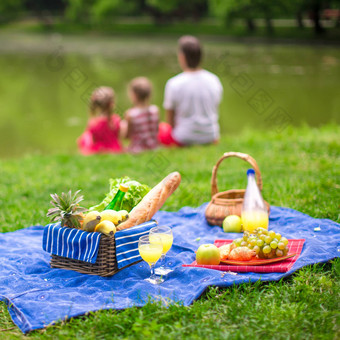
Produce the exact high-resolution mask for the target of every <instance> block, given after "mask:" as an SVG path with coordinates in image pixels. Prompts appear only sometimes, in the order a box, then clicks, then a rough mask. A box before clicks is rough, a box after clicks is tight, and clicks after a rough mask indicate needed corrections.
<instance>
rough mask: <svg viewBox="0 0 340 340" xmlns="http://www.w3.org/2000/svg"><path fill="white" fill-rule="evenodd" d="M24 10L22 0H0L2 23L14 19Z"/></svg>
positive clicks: (0, 19) (0, 20) (0, 21)
mask: <svg viewBox="0 0 340 340" xmlns="http://www.w3.org/2000/svg"><path fill="white" fill-rule="evenodd" d="M22 10H23V4H22V1H21V0H1V1H0V23H3V22H7V21H9V20H12V19H13V18H15V17H16V16H18V15H19V13H20V12H21V11H22Z"/></svg>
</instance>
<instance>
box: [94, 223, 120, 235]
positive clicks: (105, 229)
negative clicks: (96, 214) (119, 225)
mask: <svg viewBox="0 0 340 340" xmlns="http://www.w3.org/2000/svg"><path fill="white" fill-rule="evenodd" d="M94 231H95V232H99V233H102V234H105V235H107V236H113V235H114V234H115V233H116V226H115V225H114V224H113V223H112V222H111V221H106V220H105V221H102V222H100V223H98V224H97V225H96V227H95V228H94Z"/></svg>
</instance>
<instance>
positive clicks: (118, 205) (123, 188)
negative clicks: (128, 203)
mask: <svg viewBox="0 0 340 340" xmlns="http://www.w3.org/2000/svg"><path fill="white" fill-rule="evenodd" d="M128 190H129V187H128V186H127V185H126V184H120V185H119V189H118V191H117V193H116V195H115V197H113V200H112V201H111V202H110V203H109V204H108V205H107V206H106V207H105V208H104V210H108V209H111V210H116V211H119V210H122V202H123V198H124V195H125V193H126V192H127V191H128Z"/></svg>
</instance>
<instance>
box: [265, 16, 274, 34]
mask: <svg viewBox="0 0 340 340" xmlns="http://www.w3.org/2000/svg"><path fill="white" fill-rule="evenodd" d="M265 20H266V30H267V33H268V34H273V33H274V27H273V22H272V19H271V18H269V17H266V19H265Z"/></svg>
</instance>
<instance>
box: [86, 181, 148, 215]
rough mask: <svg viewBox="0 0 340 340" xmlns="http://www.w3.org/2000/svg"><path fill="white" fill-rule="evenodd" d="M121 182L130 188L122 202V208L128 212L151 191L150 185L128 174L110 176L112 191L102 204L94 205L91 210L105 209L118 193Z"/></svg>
mask: <svg viewBox="0 0 340 340" xmlns="http://www.w3.org/2000/svg"><path fill="white" fill-rule="evenodd" d="M121 183H124V184H126V185H128V186H129V190H128V191H127V193H126V194H125V196H124V199H123V203H122V210H127V211H128V212H130V211H131V210H132V208H133V207H135V206H136V205H137V204H138V203H139V202H140V201H141V200H142V198H143V197H144V196H145V195H146V194H147V193H148V192H149V191H150V187H148V186H147V185H146V184H141V183H139V182H137V181H134V180H132V179H131V178H129V177H127V176H126V177H122V178H115V179H113V178H110V192H109V193H108V194H106V197H105V198H104V200H103V201H102V202H101V203H100V204H98V205H94V206H93V207H91V208H90V209H89V210H90V211H92V210H96V211H99V212H101V211H103V210H104V208H105V207H106V206H107V205H108V204H109V203H110V202H111V201H112V199H113V197H114V196H115V195H116V193H117V191H118V188H119V184H121Z"/></svg>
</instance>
